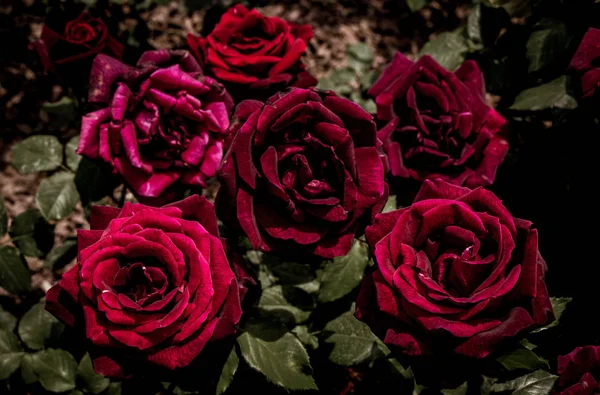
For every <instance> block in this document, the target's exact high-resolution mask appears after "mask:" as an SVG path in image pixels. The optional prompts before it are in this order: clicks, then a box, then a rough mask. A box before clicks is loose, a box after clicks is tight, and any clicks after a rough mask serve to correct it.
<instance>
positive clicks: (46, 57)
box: [33, 12, 123, 82]
mask: <svg viewBox="0 0 600 395" xmlns="http://www.w3.org/2000/svg"><path fill="white" fill-rule="evenodd" d="M33 45H34V48H35V49H36V51H37V53H38V55H39V57H40V60H41V62H42V66H43V67H44V70H46V71H50V70H55V71H56V72H57V73H58V74H59V75H60V76H61V77H63V78H64V79H66V80H72V77H73V76H72V75H69V73H73V72H75V73H77V74H86V75H87V74H89V71H90V67H91V64H92V59H93V58H94V56H96V55H98V54H100V53H104V54H107V55H110V56H113V57H115V58H117V59H121V58H122V56H123V45H122V44H121V43H119V42H118V41H117V40H116V39H114V38H113V37H111V36H110V35H109V33H108V28H107V26H106V24H105V23H104V22H103V21H102V19H100V18H94V17H93V16H91V15H90V14H88V13H87V12H83V13H81V15H79V16H78V17H77V18H75V19H73V20H72V21H70V22H67V23H66V24H65V25H64V29H62V30H60V31H55V30H53V29H52V28H50V27H49V26H48V25H44V27H43V28H42V35H41V37H40V39H39V40H38V41H35V42H34V43H33ZM70 64H72V65H70ZM69 65H70V66H69ZM67 66H68V67H67ZM84 82H85V81H84Z"/></svg>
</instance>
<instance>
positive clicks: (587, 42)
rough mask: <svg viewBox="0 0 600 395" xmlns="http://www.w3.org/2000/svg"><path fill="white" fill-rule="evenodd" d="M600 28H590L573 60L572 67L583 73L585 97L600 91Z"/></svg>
mask: <svg viewBox="0 0 600 395" xmlns="http://www.w3.org/2000/svg"><path fill="white" fill-rule="evenodd" d="M599 62H600V29H594V28H590V29H589V30H588V31H587V33H586V34H585V36H583V40H582V41H581V43H580V44H579V48H577V52H576V53H575V55H574V56H573V59H572V60H571V65H570V68H571V70H574V71H576V72H577V73H579V74H580V75H581V93H582V94H583V97H584V98H589V97H592V96H594V95H595V94H596V93H597V92H599V91H600V63H599Z"/></svg>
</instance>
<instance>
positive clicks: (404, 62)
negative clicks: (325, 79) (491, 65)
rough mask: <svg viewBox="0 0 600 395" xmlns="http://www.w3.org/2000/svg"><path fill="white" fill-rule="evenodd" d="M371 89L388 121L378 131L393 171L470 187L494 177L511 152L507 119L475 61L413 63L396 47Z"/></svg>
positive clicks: (381, 117)
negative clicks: (490, 98) (491, 100)
mask: <svg viewBox="0 0 600 395" xmlns="http://www.w3.org/2000/svg"><path fill="white" fill-rule="evenodd" d="M369 94H370V95H372V96H374V97H375V103H376V105H377V118H378V119H379V120H381V121H385V122H386V123H387V124H386V125H385V126H384V127H383V128H382V129H381V130H380V131H379V133H378V136H379V138H380V139H381V141H382V142H383V147H384V150H385V152H386V153H387V155H388V158H389V161H390V172H391V175H392V176H394V177H399V178H400V179H412V180H417V181H423V180H425V179H437V178H441V179H443V180H445V181H447V182H450V183H452V184H456V185H464V186H467V187H470V188H475V187H478V186H485V185H490V184H492V183H493V182H494V178H495V177H496V170H497V169H498V166H500V164H501V163H502V162H503V161H504V158H505V156H506V154H507V152H508V141H507V140H506V136H505V133H504V131H505V129H506V125H507V121H506V120H505V119H504V118H503V117H502V116H501V115H500V114H498V113H497V112H496V110H494V109H493V108H491V107H489V106H488V105H487V104H486V102H485V84H484V82H483V74H482V72H481V70H479V67H478V66H477V64H476V63H475V62H473V61H467V62H465V63H463V65H462V66H461V67H460V68H459V69H458V70H456V71H455V72H454V73H451V72H449V71H448V70H446V69H444V68H443V67H442V66H440V65H439V64H438V63H436V61H435V60H433V58H431V57H430V56H427V55H425V56H423V57H422V58H420V59H419V60H418V61H417V62H416V63H413V62H412V61H411V60H409V59H407V58H406V57H404V55H402V54H401V53H397V54H396V55H395V57H394V60H393V61H392V63H391V64H390V65H389V66H387V68H386V69H385V70H384V71H383V73H382V75H381V76H380V77H379V79H378V80H377V81H376V82H375V84H374V85H373V87H371V89H370V90H369Z"/></svg>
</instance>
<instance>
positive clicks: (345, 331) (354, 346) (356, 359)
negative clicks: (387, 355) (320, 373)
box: [324, 312, 377, 366]
mask: <svg viewBox="0 0 600 395" xmlns="http://www.w3.org/2000/svg"><path fill="white" fill-rule="evenodd" d="M324 331H325V332H330V333H332V335H331V336H329V337H328V338H327V339H326V340H325V342H327V343H331V344H333V350H332V351H331V354H330V355H329V359H330V360H331V361H332V362H333V363H336V364H338V365H343V366H352V365H357V364H359V363H361V362H364V361H365V360H367V359H368V358H369V357H370V356H371V355H372V351H373V346H374V345H375V344H376V341H377V337H376V336H375V335H374V334H373V332H371V330H370V329H369V327H368V326H367V325H366V324H364V323H363V322H361V321H359V320H357V319H356V318H355V317H354V314H352V313H351V312H347V313H344V314H342V315H340V316H339V317H338V318H336V319H334V320H333V321H330V322H328V323H327V325H326V326H325V329H324Z"/></svg>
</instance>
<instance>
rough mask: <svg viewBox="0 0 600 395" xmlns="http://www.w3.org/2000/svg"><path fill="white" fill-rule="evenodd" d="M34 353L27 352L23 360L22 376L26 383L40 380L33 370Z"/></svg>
mask: <svg viewBox="0 0 600 395" xmlns="http://www.w3.org/2000/svg"><path fill="white" fill-rule="evenodd" d="M34 355H35V354H28V353H26V354H25V355H24V356H23V359H22V360H21V378H22V379H23V382H24V383H25V384H33V383H35V382H36V381H38V377H37V375H36V374H35V371H34V370H33V358H34Z"/></svg>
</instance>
